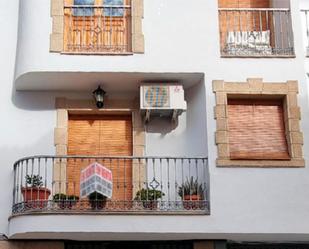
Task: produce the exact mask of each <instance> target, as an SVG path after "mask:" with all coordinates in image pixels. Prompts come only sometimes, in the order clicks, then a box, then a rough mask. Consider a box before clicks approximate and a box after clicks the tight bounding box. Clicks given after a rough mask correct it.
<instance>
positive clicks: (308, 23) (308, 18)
mask: <svg viewBox="0 0 309 249" xmlns="http://www.w3.org/2000/svg"><path fill="white" fill-rule="evenodd" d="M301 12H302V18H303V19H304V21H305V30H306V31H305V32H306V52H307V56H309V9H304V10H301Z"/></svg>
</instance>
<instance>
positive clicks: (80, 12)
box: [73, 0, 94, 16]
mask: <svg viewBox="0 0 309 249" xmlns="http://www.w3.org/2000/svg"><path fill="white" fill-rule="evenodd" d="M87 5H94V0H74V6H75V7H74V9H73V15H74V16H92V15H93V14H94V8H93V7H91V8H87V7H85V6H87Z"/></svg>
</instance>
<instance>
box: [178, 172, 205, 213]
mask: <svg viewBox="0 0 309 249" xmlns="http://www.w3.org/2000/svg"><path fill="white" fill-rule="evenodd" d="M204 192H205V189H204V187H203V185H202V183H198V180H197V179H194V178H193V176H192V177H191V178H190V180H189V179H188V178H187V180H186V181H185V182H184V183H183V184H181V186H180V187H179V188H178V195H179V196H180V197H181V198H182V200H183V206H184V208H185V209H197V208H199V207H200V205H199V204H200V201H202V200H204Z"/></svg>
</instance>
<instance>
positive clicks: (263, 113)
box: [228, 99, 290, 160]
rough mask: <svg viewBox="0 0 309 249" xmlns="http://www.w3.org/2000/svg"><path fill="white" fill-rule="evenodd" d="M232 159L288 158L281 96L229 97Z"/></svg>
mask: <svg viewBox="0 0 309 249" xmlns="http://www.w3.org/2000/svg"><path fill="white" fill-rule="evenodd" d="M228 126H229V146H230V158H231V159H265V160H267V159H278V160H279V159H282V160H284V159H289V158H290V157H289V153H288V148H287V141H286V137H285V127H284V114H283V107H282V101H281V100H240V99H237V100H236V99H235V100H234V99H230V100H228Z"/></svg>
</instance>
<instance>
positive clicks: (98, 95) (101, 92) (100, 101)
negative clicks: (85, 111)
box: [92, 86, 106, 109]
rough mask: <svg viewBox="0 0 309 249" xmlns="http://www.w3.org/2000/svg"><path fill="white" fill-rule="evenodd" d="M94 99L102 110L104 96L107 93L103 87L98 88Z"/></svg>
mask: <svg viewBox="0 0 309 249" xmlns="http://www.w3.org/2000/svg"><path fill="white" fill-rule="evenodd" d="M92 94H93V98H94V100H95V103H96V106H97V107H98V108H99V109H100V108H103V106H104V95H105V94H106V92H105V91H104V90H103V89H102V88H101V86H98V88H97V89H96V90H95V91H93V93H92Z"/></svg>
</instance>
